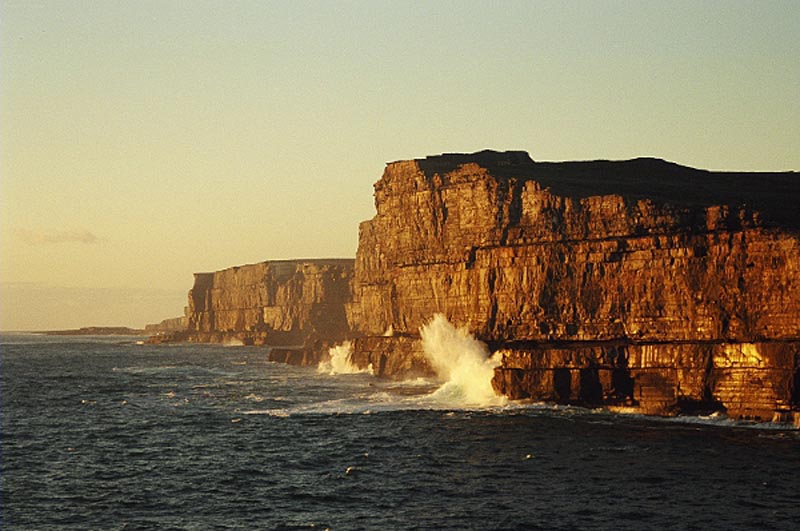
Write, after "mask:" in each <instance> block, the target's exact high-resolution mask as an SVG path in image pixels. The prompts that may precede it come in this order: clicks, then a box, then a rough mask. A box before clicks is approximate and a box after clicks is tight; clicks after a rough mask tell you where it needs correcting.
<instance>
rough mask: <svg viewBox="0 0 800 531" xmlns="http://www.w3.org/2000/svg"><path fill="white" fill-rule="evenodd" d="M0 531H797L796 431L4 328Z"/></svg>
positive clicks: (250, 353)
mask: <svg viewBox="0 0 800 531" xmlns="http://www.w3.org/2000/svg"><path fill="white" fill-rule="evenodd" d="M0 349H1V350H0V369H1V370H2V435H1V436H2V527H3V528H4V529H69V528H75V529H123V528H125V529H128V528H129V529H147V528H154V529H155V528H158V529H163V528H169V529H228V528H238V529H325V528H330V529H798V522H800V434H799V433H798V432H797V431H793V430H788V429H787V430H781V429H766V428H763V427H762V428H753V427H748V426H742V425H736V424H726V423H724V422H718V423H716V424H715V423H714V422H711V421H709V422H708V423H705V424H703V423H696V422H695V423H691V422H675V421H664V420H650V419H644V418H636V417H626V416H614V415H610V414H606V413H601V412H592V411H586V410H580V409H569V408H551V407H544V406H530V405H528V406H525V405H519V404H511V405H510V406H507V407H503V408H494V409H486V410H464V409H457V408H455V409H454V408H453V407H452V405H449V406H447V405H443V404H437V403H436V402H435V400H432V399H431V398H430V396H429V393H430V392H431V391H433V390H434V389H435V386H434V384H431V383H426V382H415V383H413V384H397V383H391V382H383V381H379V380H376V379H374V378H372V377H371V376H368V375H364V374H357V375H341V376H327V375H321V374H318V373H317V372H316V371H314V370H312V369H301V368H295V367H289V366H285V365H280V364H272V363H269V362H267V361H266V356H265V352H266V351H265V350H264V349H263V348H257V347H235V348H225V347H220V346H204V345H200V346H198V345H181V346H146V345H137V344H136V343H135V341H129V340H126V339H119V338H113V339H108V338H56V337H49V338H48V337H41V336H9V335H6V336H3V338H2V345H1V346H0Z"/></svg>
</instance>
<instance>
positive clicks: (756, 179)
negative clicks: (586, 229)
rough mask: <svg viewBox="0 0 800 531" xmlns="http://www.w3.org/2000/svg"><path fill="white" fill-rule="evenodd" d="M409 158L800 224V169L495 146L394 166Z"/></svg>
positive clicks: (555, 187) (571, 193) (562, 188)
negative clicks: (543, 154) (559, 157)
mask: <svg viewBox="0 0 800 531" xmlns="http://www.w3.org/2000/svg"><path fill="white" fill-rule="evenodd" d="M409 162H413V163H416V166H417V167H418V168H419V169H420V170H421V171H422V172H423V173H425V175H427V176H431V177H432V176H433V175H434V174H436V173H438V174H440V175H444V174H446V173H450V172H452V171H455V170H457V169H458V168H459V167H460V166H462V165H463V164H467V163H475V164H478V165H479V166H481V167H483V168H486V169H487V170H489V172H490V173H491V174H492V175H493V176H495V177H498V178H517V179H525V180H535V181H537V182H539V183H540V184H541V185H542V186H543V187H544V188H549V189H550V191H551V192H552V193H553V194H555V195H559V196H566V197H572V198H583V197H589V196H597V195H620V196H622V197H625V198H626V199H632V200H640V199H649V200H651V201H653V202H654V203H668V204H672V205H676V206H684V207H708V206H712V205H744V206H747V207H748V208H751V209H753V210H757V211H759V212H761V213H762V214H763V215H764V216H765V217H766V218H767V219H770V220H772V221H773V222H776V223H778V224H779V225H782V226H785V227H792V228H800V208H798V206H797V205H798V204H800V173H798V172H795V171H785V172H722V171H709V170H700V169H696V168H691V167H688V166H681V165H680V164H676V163H674V162H668V161H665V160H662V159H657V158H649V157H643V158H636V159H631V160H621V161H611V160H592V161H574V162H536V161H534V160H533V159H531V157H530V156H529V155H528V153H526V152H524V151H505V152H498V151H490V150H486V151H479V152H477V153H470V154H467V153H447V154H443V155H436V156H430V157H426V158H424V159H415V160H413V161H406V162H402V161H398V162H394V163H390V164H389V165H388V166H392V165H395V164H407V163H409Z"/></svg>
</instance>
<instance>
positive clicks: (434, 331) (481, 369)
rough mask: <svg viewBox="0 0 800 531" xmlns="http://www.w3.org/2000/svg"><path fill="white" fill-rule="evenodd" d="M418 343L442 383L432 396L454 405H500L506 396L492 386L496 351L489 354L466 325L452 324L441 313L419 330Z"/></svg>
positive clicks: (498, 358) (497, 363) (504, 401)
mask: <svg viewBox="0 0 800 531" xmlns="http://www.w3.org/2000/svg"><path fill="white" fill-rule="evenodd" d="M419 333H420V335H421V336H422V347H423V349H424V351H425V356H426V357H427V358H428V361H429V362H430V364H431V366H432V367H433V369H434V370H435V371H436V374H437V375H438V377H439V378H440V379H441V380H444V381H445V383H444V385H442V386H441V387H440V388H439V389H438V390H437V391H436V392H435V393H434V395H433V398H436V399H440V400H444V401H447V402H448V403H451V404H452V405H454V406H501V405H505V404H506V402H507V400H506V398H505V397H503V396H498V395H497V393H495V391H494V389H493V388H492V377H493V376H494V368H495V367H497V366H498V365H500V355H499V354H495V356H491V357H490V355H489V350H488V349H487V348H486V345H484V344H483V343H481V342H480V341H478V340H477V339H475V338H474V337H472V335H470V333H469V331H468V330H467V329H466V328H456V327H455V326H453V325H452V324H451V323H450V322H449V321H448V320H447V318H446V317H445V316H444V315H442V314H436V315H434V316H433V319H432V320H431V321H430V322H429V323H428V324H426V325H424V326H422V327H421V328H420V330H419Z"/></svg>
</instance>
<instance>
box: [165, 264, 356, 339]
mask: <svg viewBox="0 0 800 531" xmlns="http://www.w3.org/2000/svg"><path fill="white" fill-rule="evenodd" d="M352 273H353V260H352V259H330V260H321V259H314V260H276V261H269V262H261V263H258V264H252V265H245V266H239V267H231V268H228V269H224V270H222V271H217V272H214V273H196V274H195V281H194V286H193V287H192V289H191V291H190V292H189V305H188V307H187V309H186V317H187V330H186V332H185V334H183V337H181V338H180V339H185V340H189V341H198V342H216V343H222V342H229V341H241V342H242V343H244V344H256V345H283V346H286V345H295V346H297V345H305V346H306V347H308V348H316V349H317V350H319V349H323V348H324V345H325V344H326V343H327V342H331V343H332V342H336V341H340V340H342V339H344V338H345V337H346V336H347V335H348V334H349V328H348V325H347V320H346V316H345V303H346V302H347V301H349V300H350V286H349V284H350V281H351V278H352Z"/></svg>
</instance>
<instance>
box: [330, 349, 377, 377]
mask: <svg viewBox="0 0 800 531" xmlns="http://www.w3.org/2000/svg"><path fill="white" fill-rule="evenodd" d="M328 354H329V359H327V360H323V361H321V362H319V366H318V367H317V370H318V371H319V372H321V373H323V374H330V375H334V374H358V373H367V374H372V364H370V365H369V366H368V367H367V368H366V369H359V368H358V367H356V366H355V365H353V363H352V362H351V355H352V354H353V345H352V343H350V342H349V341H345V342H344V343H342V344H341V345H336V346H334V347H331V348H329V349H328Z"/></svg>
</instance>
